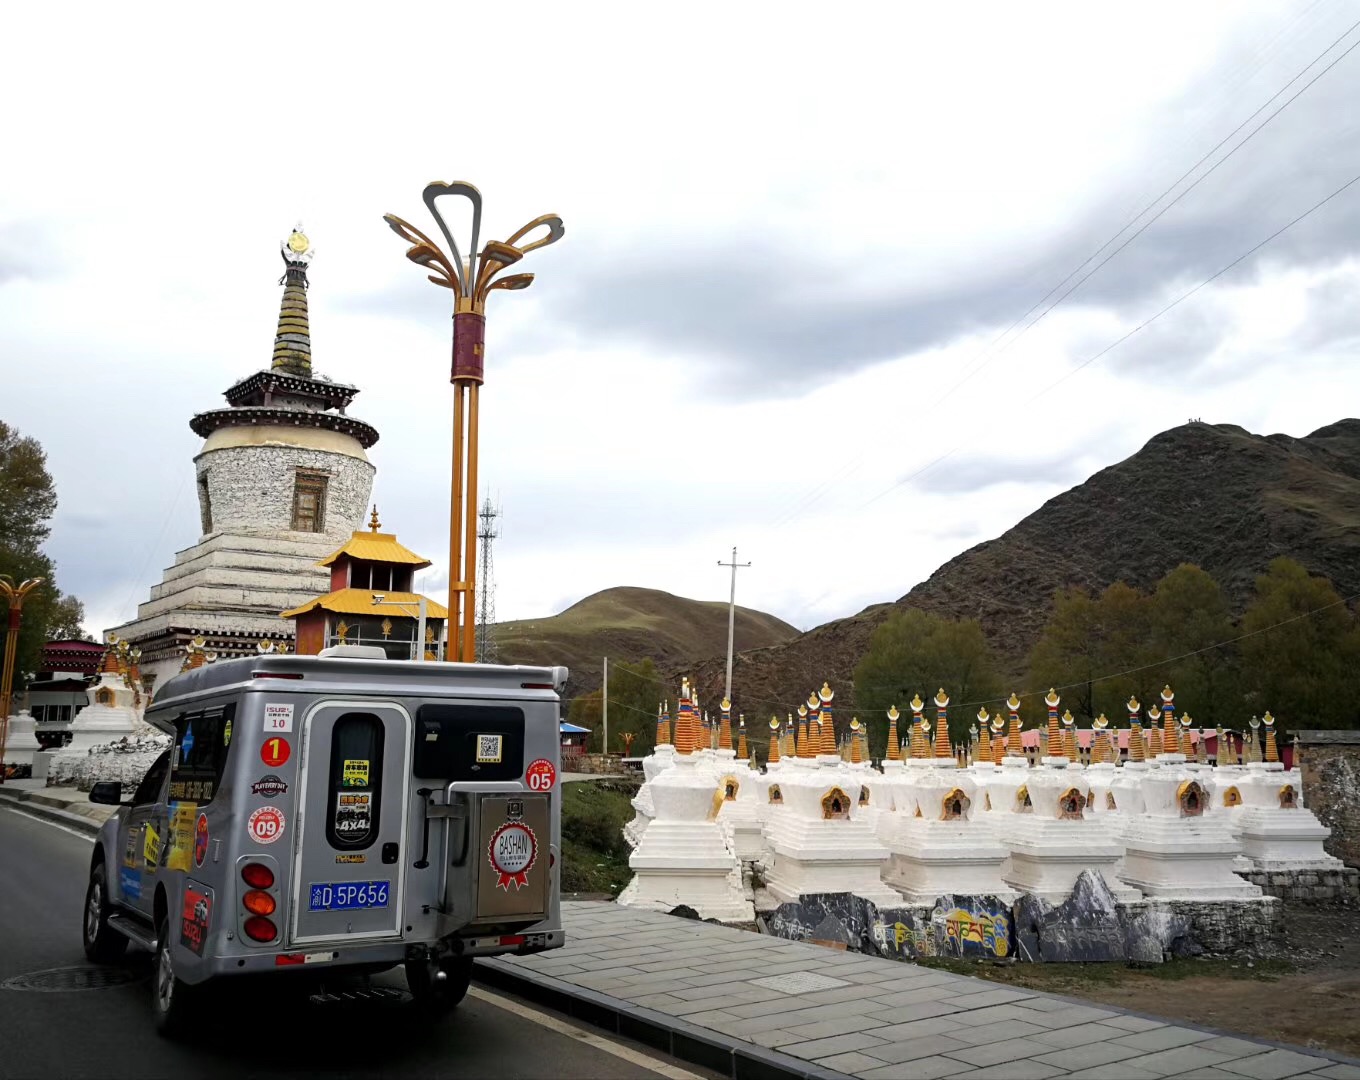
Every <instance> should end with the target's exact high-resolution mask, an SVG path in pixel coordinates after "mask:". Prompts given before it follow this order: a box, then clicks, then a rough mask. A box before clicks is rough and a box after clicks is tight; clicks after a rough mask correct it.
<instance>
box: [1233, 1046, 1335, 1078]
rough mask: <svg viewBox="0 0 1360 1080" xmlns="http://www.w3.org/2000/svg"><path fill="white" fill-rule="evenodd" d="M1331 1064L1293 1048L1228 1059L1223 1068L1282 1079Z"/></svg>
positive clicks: (1252, 1075)
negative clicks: (1295, 1050) (1232, 1059)
mask: <svg viewBox="0 0 1360 1080" xmlns="http://www.w3.org/2000/svg"><path fill="white" fill-rule="evenodd" d="M1331 1064H1332V1062H1330V1061H1328V1060H1327V1059H1326V1058H1323V1057H1313V1056H1311V1055H1309V1054H1297V1053H1295V1052H1294V1051H1293V1050H1267V1051H1266V1052H1265V1053H1264V1054H1256V1055H1254V1056H1252V1057H1248V1058H1238V1059H1237V1060H1235V1061H1230V1062H1228V1063H1227V1064H1226V1065H1224V1066H1223V1068H1224V1069H1225V1070H1226V1071H1228V1072H1233V1073H1237V1074H1238V1075H1240V1076H1250V1077H1253V1078H1254V1080H1283V1078H1284V1077H1286V1076H1295V1075H1297V1074H1299V1073H1306V1072H1311V1071H1313V1070H1315V1069H1325V1068H1326V1067H1327V1066H1328V1065H1331Z"/></svg>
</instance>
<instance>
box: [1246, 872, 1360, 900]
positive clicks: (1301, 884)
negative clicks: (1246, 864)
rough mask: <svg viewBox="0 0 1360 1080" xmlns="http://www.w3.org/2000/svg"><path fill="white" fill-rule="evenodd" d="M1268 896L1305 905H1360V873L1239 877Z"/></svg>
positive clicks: (1257, 873)
mask: <svg viewBox="0 0 1360 1080" xmlns="http://www.w3.org/2000/svg"><path fill="white" fill-rule="evenodd" d="M1239 876H1240V877H1244V878H1246V879H1247V880H1248V881H1250V882H1251V883H1252V884H1253V885H1259V886H1260V887H1261V889H1262V891H1263V892H1264V893H1265V894H1266V895H1267V896H1278V897H1279V898H1280V899H1281V900H1300V901H1303V902H1304V903H1333V904H1360V870H1356V869H1353V868H1352V867H1349V866H1348V867H1345V868H1344V869H1341V870H1270V871H1266V870H1253V871H1251V872H1250V873H1239Z"/></svg>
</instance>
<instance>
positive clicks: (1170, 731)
mask: <svg viewBox="0 0 1360 1080" xmlns="http://www.w3.org/2000/svg"><path fill="white" fill-rule="evenodd" d="M1161 697H1162V753H1163V754H1178V753H1180V752H1181V749H1180V748H1181V736H1180V728H1178V727H1177V726H1176V695H1175V694H1174V693H1172V691H1171V687H1170V686H1169V685H1168V686H1164V687H1162V694H1161Z"/></svg>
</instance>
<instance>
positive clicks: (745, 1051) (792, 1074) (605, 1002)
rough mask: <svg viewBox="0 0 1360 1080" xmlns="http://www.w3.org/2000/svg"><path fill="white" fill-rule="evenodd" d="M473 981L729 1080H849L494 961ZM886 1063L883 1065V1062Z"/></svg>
mask: <svg viewBox="0 0 1360 1080" xmlns="http://www.w3.org/2000/svg"><path fill="white" fill-rule="evenodd" d="M472 977H473V979H474V980H475V981H477V982H479V983H481V984H483V985H485V986H492V987H495V988H497V989H500V990H507V991H510V992H511V993H513V994H515V995H516V996H518V997H521V998H524V999H526V1000H528V1001H535V1002H537V1003H538V1004H540V1005H546V1006H547V1007H549V1008H551V1009H555V1010H557V1011H558V1012H561V1013H565V1014H566V1015H567V1016H570V1017H571V1018H572V1019H573V1020H579V1021H581V1022H582V1023H586V1024H590V1025H591V1026H593V1027H598V1028H602V1029H604V1030H605V1031H607V1032H609V1033H610V1034H613V1035H618V1036H620V1037H621V1038H625V1039H632V1040H634V1041H635V1042H639V1043H642V1044H644V1045H646V1046H650V1047H651V1048H652V1049H654V1050H660V1051H662V1052H663V1053H667V1054H669V1055H670V1056H671V1057H673V1058H677V1059H678V1060H680V1061H687V1062H689V1063H690V1064H692V1065H700V1066H702V1067H704V1068H706V1069H712V1070H713V1071H714V1072H717V1073H721V1074H723V1075H724V1076H729V1077H731V1078H732V1080H854V1078H853V1077H849V1076H847V1075H846V1074H845V1073H841V1072H836V1071H835V1070H833V1069H824V1068H822V1067H820V1066H818V1065H816V1064H815V1063H813V1062H810V1061H804V1060H803V1059H801V1058H796V1057H793V1056H791V1055H789V1054H781V1053H780V1052H779V1051H778V1050H771V1049H768V1048H767V1047H764V1046H759V1045H757V1044H755V1043H748V1042H743V1041H742V1040H740V1039H734V1038H731V1037H729V1036H726V1035H722V1034H720V1033H718V1032H716V1031H710V1030H708V1029H706V1028H701V1027H698V1026H696V1025H694V1024H690V1023H687V1022H686V1021H685V1020H683V1019H681V1018H679V1017H675V1016H667V1015H666V1014H665V1013H662V1012H657V1011H656V1010H655V1009H646V1008H643V1007H642V1006H640V1005H634V1004H633V1003H632V1002H629V1001H623V1000H621V999H620V998H616V997H610V996H609V995H608V994H601V993H599V992H598V991H595V990H589V989H586V988H585V987H582V986H576V985H575V984H573V983H569V982H565V981H563V980H561V979H554V978H552V977H551V976H548V975H541V974H539V973H538V972H536V971H530V970H528V969H526V968H524V967H523V966H521V965H518V964H514V963H511V962H508V961H506V960H500V959H497V958H495V957H482V958H480V959H478V960H477V962H476V963H475V964H474V965H473V969H472ZM885 1064H886V1063H885Z"/></svg>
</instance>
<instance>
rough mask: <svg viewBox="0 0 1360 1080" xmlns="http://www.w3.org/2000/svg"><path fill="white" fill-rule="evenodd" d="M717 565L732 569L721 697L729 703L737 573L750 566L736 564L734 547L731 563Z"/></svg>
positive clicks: (745, 563) (735, 624) (730, 696)
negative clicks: (724, 683)
mask: <svg viewBox="0 0 1360 1080" xmlns="http://www.w3.org/2000/svg"><path fill="white" fill-rule="evenodd" d="M718 565H719V566H728V567H731V568H732V595H731V597H730V598H729V599H728V601H727V690H726V692H725V693H724V695H723V696H724V697H725V698H726V699H727V700H728V701H731V700H732V639H733V636H734V634H735V632H736V626H737V571H738V570H741V569H743V568H744V567H747V566H750V565H751V564H750V563H748V562H744V563H739V562H737V549H736V548H735V547H734V548H733V549H732V561H731V562H730V563H726V562H723V561H722V560H721V559H719V560H718Z"/></svg>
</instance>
